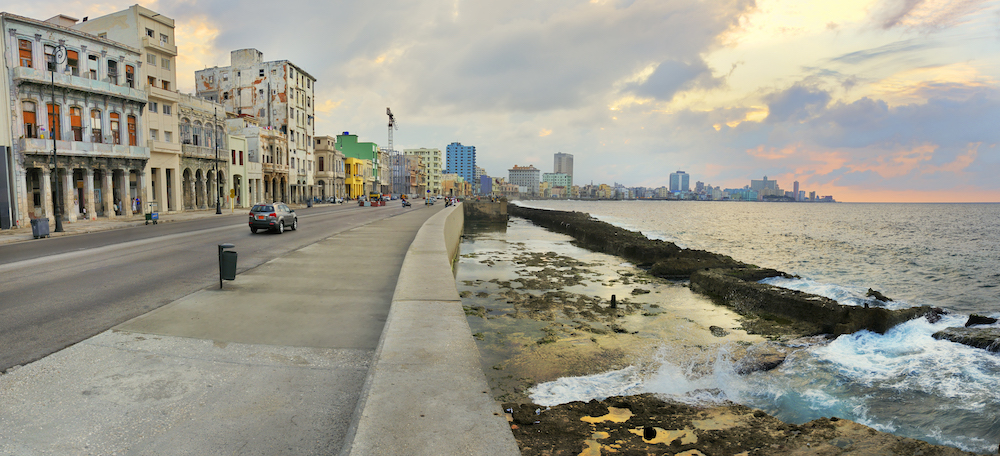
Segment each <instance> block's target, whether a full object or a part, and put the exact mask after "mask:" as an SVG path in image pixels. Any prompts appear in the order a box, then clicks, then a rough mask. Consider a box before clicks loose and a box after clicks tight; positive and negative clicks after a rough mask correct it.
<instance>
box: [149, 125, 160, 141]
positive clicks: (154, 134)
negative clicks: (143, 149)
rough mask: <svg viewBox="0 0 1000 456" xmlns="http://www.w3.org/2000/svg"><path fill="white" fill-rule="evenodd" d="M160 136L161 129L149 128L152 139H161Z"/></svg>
mask: <svg viewBox="0 0 1000 456" xmlns="http://www.w3.org/2000/svg"><path fill="white" fill-rule="evenodd" d="M159 136H160V132H159V131H157V130H154V129H152V128H150V129H149V139H152V140H153V141H156V140H158V139H160V138H159Z"/></svg>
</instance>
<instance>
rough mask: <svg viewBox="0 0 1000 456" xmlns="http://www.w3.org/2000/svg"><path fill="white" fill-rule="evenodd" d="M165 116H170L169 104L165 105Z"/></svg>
mask: <svg viewBox="0 0 1000 456" xmlns="http://www.w3.org/2000/svg"><path fill="white" fill-rule="evenodd" d="M163 114H165V115H168V116H169V115H170V105H168V104H165V105H163Z"/></svg>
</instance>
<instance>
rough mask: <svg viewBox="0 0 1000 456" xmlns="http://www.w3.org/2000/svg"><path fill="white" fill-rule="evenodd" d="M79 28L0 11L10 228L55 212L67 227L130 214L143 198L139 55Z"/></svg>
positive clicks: (67, 21)
mask: <svg viewBox="0 0 1000 456" xmlns="http://www.w3.org/2000/svg"><path fill="white" fill-rule="evenodd" d="M75 23H76V19H74V18H71V17H67V16H62V15H60V16H56V17H53V18H51V19H48V20H47V21H44V22H43V21H39V20H35V19H30V18H26V17H21V16H17V15H13V14H10V13H0V28H2V30H0V42H2V47H3V50H4V59H3V64H4V70H5V71H4V73H3V76H2V79H3V81H4V82H3V89H4V91H3V95H0V111H2V112H3V116H5V117H4V119H5V120H6V121H7V122H8V123H5V124H4V125H7V126H9V128H10V130H9V131H10V133H9V135H8V134H4V135H3V136H0V139H2V140H3V141H5V144H0V145H2V146H6V147H9V152H8V153H7V155H6V157H5V158H6V159H7V160H5V161H7V162H8V163H7V165H9V169H8V170H7V175H6V180H7V181H8V182H7V184H8V186H10V187H13V188H12V189H11V188H8V189H6V192H7V194H8V195H13V198H11V201H9V202H8V204H9V208H8V209H7V210H6V211H7V213H8V214H10V217H11V220H9V222H10V224H11V225H12V226H27V224H28V223H29V220H30V219H33V218H40V217H47V218H50V219H51V218H52V217H53V216H54V214H55V210H56V208H55V207H54V206H53V204H56V205H57V206H58V207H59V213H60V214H61V216H62V219H63V220H68V221H71V222H72V221H76V220H78V219H81V218H84V219H93V218H95V217H115V216H116V215H125V216H129V215H132V212H133V210H132V209H133V207H135V206H134V205H133V204H132V203H131V202H132V201H133V199H134V198H141V197H142V196H143V195H144V194H145V191H144V190H145V187H146V185H147V184H146V177H145V173H144V170H145V168H146V164H147V161H148V160H149V147H148V145H147V144H148V143H147V138H146V135H145V133H144V131H145V126H144V122H143V109H144V108H145V106H146V103H147V100H148V97H147V94H146V92H145V91H143V90H142V89H141V88H139V86H138V84H137V79H138V78H140V77H141V60H140V56H141V53H140V51H139V50H138V49H135V48H133V47H130V46H127V45H124V44H121V43H118V42H115V41H111V40H108V39H105V38H101V37H98V36H94V35H91V34H89V33H85V32H82V31H79V30H75V29H73V28H71V27H72V25H73V24H75ZM6 116H9V117H6ZM53 178H55V179H53ZM0 182H2V181H0ZM53 222H54V220H53Z"/></svg>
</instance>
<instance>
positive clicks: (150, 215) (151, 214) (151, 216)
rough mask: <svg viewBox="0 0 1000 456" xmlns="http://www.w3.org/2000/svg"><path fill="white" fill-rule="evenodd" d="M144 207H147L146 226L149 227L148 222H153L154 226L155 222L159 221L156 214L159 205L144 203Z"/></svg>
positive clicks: (158, 214) (158, 216)
mask: <svg viewBox="0 0 1000 456" xmlns="http://www.w3.org/2000/svg"><path fill="white" fill-rule="evenodd" d="M146 205H147V206H148V210H146V225H149V222H153V225H156V222H157V221H159V220H160V213H159V212H157V208H158V207H159V205H158V203H156V202H152V203H146Z"/></svg>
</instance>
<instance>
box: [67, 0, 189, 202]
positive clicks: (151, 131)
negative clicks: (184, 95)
mask: <svg viewBox="0 0 1000 456" xmlns="http://www.w3.org/2000/svg"><path fill="white" fill-rule="evenodd" d="M71 27H73V28H74V29H76V30H81V31H84V32H88V33H91V34H93V35H97V36H100V37H104V38H108V39H110V40H114V41H117V42H119V43H124V44H126V45H129V46H132V47H134V48H137V49H138V50H139V52H140V53H141V54H142V55H141V57H140V63H139V66H140V67H141V69H142V73H143V76H144V77H138V76H137V75H134V79H135V82H134V84H135V87H136V88H139V89H141V90H143V91H144V92H146V96H147V98H148V100H149V104H148V105H146V110H145V112H144V113H143V114H142V117H143V120H144V122H143V123H144V124H145V129H144V130H143V132H144V133H148V135H144V136H145V138H146V139H145V141H144V143H145V144H144V145H145V146H146V147H148V148H149V161H147V162H146V169H145V175H146V176H149V185H148V192H144V194H143V196H142V200H143V201H146V202H153V203H156V207H157V209H158V210H159V211H161V212H174V211H180V210H183V209H184V205H183V203H182V199H181V198H182V195H183V192H182V191H180V186H181V169H182V168H181V143H180V139H179V138H178V136H177V135H178V133H177V132H178V125H177V119H178V116H177V112H176V106H177V103H178V101H179V95H178V92H177V45H176V42H175V41H174V20H173V19H170V18H168V17H166V16H164V15H162V14H158V13H156V12H154V11H151V10H149V9H147V8H144V7H142V6H139V5H133V6H130V7H129V8H128V9H126V10H122V11H118V12H115V13H111V14H108V15H105V16H101V17H98V18H93V19H90V20H85V21H83V22H77V23H75V24H72V25H71ZM123 74H124V76H125V77H126V78H129V77H130V75H129V74H128V69H127V68H126V69H125V73H123Z"/></svg>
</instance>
